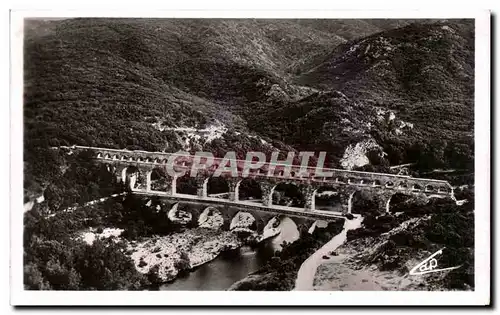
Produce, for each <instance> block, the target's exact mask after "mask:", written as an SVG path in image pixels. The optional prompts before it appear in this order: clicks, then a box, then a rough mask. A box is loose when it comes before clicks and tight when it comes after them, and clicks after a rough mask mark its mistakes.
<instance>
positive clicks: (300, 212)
mask: <svg viewBox="0 0 500 315" xmlns="http://www.w3.org/2000/svg"><path fill="white" fill-rule="evenodd" d="M133 193H134V194H136V195H142V196H158V197H161V198H165V199H169V200H172V201H175V202H182V203H186V204H202V205H206V206H213V205H219V206H220V205H225V206H231V207H235V208H239V209H241V210H247V211H248V210H250V211H252V210H257V211H264V212H269V213H272V214H283V215H287V216H291V217H302V218H303V217H305V218H310V219H311V218H312V219H317V220H325V221H331V220H338V219H345V218H346V217H345V215H344V214H342V212H336V211H322V210H313V211H310V210H309V211H308V210H306V209H301V208H294V207H286V206H278V205H272V206H265V205H263V204H261V203H257V202H252V201H243V200H240V201H232V200H228V199H221V198H210V197H208V198H207V197H198V196H194V195H187V194H176V195H173V196H172V195H168V194H167V193H163V192H145V191H140V190H139V191H133ZM353 216H354V217H358V216H359V215H357V214H353Z"/></svg>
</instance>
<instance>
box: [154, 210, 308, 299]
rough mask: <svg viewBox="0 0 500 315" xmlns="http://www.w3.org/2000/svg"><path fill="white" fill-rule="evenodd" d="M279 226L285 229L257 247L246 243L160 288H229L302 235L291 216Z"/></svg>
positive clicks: (284, 219)
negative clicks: (286, 244) (285, 242)
mask: <svg viewBox="0 0 500 315" xmlns="http://www.w3.org/2000/svg"><path fill="white" fill-rule="evenodd" d="M278 228H279V229H280V230H281V233H280V234H279V235H277V236H275V237H272V238H270V239H267V240H265V241H263V242H262V243H260V244H259V245H258V246H257V247H256V248H251V247H250V246H243V247H240V248H238V249H235V250H232V251H228V252H224V253H222V254H221V255H219V257H217V258H216V259H214V260H212V261H211V262H208V263H206V264H204V265H201V266H199V267H198V268H196V269H195V270H193V271H192V272H190V273H188V274H187V275H185V276H181V277H178V278H177V279H175V280H174V281H173V282H171V283H166V284H164V285H162V286H161V287H160V290H204V291H208V290H226V289H228V288H229V287H230V286H231V285H232V284H233V283H235V282H236V281H238V280H241V279H243V278H245V277H246V276H247V275H248V274H249V273H252V272H255V271H257V270H259V269H260V268H261V267H262V266H264V265H265V264H266V262H267V261H268V259H269V258H270V257H272V255H273V253H274V252H275V251H276V250H279V249H280V248H281V244H282V243H283V242H284V241H287V242H293V241H295V240H296V239H298V237H299V232H298V229H297V226H296V225H295V223H294V222H293V221H292V220H291V219H290V218H287V217H284V218H283V219H281V221H280V225H279V226H278Z"/></svg>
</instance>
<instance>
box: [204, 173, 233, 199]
mask: <svg viewBox="0 0 500 315" xmlns="http://www.w3.org/2000/svg"><path fill="white" fill-rule="evenodd" d="M203 185H204V187H203V189H205V191H206V192H207V195H208V197H214V198H222V199H229V192H230V188H229V181H228V180H227V179H225V178H224V177H222V176H217V177H214V176H211V177H208V178H206V179H205V180H204V182H203Z"/></svg>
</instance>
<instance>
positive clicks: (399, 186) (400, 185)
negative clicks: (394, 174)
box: [397, 182, 408, 189]
mask: <svg viewBox="0 0 500 315" xmlns="http://www.w3.org/2000/svg"><path fill="white" fill-rule="evenodd" d="M397 189H408V183H406V182H399V183H398V186H397Z"/></svg>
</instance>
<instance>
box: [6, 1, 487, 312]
mask: <svg viewBox="0 0 500 315" xmlns="http://www.w3.org/2000/svg"><path fill="white" fill-rule="evenodd" d="M76 16H79V17H177V18H181V17H185V18H187V17H220V18H243V17H247V18H248V17H250V18H254V17H259V18H299V17H300V18H475V19H476V31H475V36H476V45H475V130H474V131H475V188H476V191H475V209H476V212H475V291H471V292H462V291H451V292H401V291H371V292H367V291H350V292H349V291H330V292H323V291H312V292H310V291H291V292H228V291H224V295H223V297H224V298H222V299H221V292H218V291H115V292H109V291H104V292H103V291H99V292H96V291H76V292H70V291H25V290H23V249H22V245H23V242H22V230H23V206H22V203H23V162H22V161H23V110H22V104H23V101H22V98H23V74H22V70H23V65H22V56H23V50H22V45H23V35H22V27H23V23H22V20H23V18H25V17H54V18H55V17H76ZM490 67H491V65H490V12H488V11H473V10H467V11H464V10H461V11H457V10H447V11H444V10H418V11H408V10H407V11H387V10H385V11H383V10H381V11H355V10H349V11H347V10H344V11H319V10H312V11H257V10H252V11H140V10H137V9H134V10H129V11H117V10H113V11H96V10H83V11H82V10H79V11H63V10H53V11H13V12H11V104H10V115H11V117H10V118H11V126H10V127H11V139H10V158H11V172H10V180H11V181H10V185H11V186H10V190H11V195H10V205H11V209H10V219H11V220H10V221H11V222H10V223H11V225H10V232H11V260H10V264H11V265H10V267H11V304H13V305H191V306H192V305H484V304H489V299H490V171H491V170H490V104H491V103H490V102H491V101H490Z"/></svg>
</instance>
